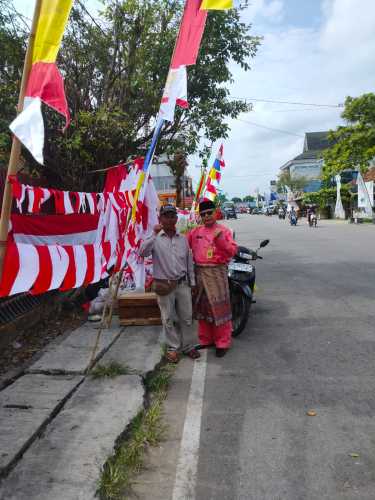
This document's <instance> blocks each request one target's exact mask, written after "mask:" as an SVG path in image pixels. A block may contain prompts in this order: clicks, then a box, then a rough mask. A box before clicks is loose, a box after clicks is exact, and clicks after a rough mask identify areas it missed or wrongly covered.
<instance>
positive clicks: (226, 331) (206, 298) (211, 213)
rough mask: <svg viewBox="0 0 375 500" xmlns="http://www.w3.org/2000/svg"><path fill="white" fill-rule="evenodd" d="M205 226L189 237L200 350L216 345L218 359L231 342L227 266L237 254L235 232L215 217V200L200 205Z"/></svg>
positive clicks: (196, 229) (198, 228) (195, 230)
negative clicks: (194, 273)
mask: <svg viewBox="0 0 375 500" xmlns="http://www.w3.org/2000/svg"><path fill="white" fill-rule="evenodd" d="M199 214H200V216H201V218H202V221H203V226H199V227H197V228H195V229H193V230H192V231H191V232H190V233H189V234H188V240H189V244H190V247H191V249H192V251H193V256H194V262H195V265H196V277H197V291H196V296H195V307H194V310H195V317H196V319H198V336H199V343H200V347H201V348H205V347H210V346H216V356H218V357H222V356H224V355H225V354H226V352H227V350H228V349H229V347H230V345H231V340H232V311H231V305H230V296H229V285H228V269H227V264H228V262H229V261H230V259H231V258H232V257H233V255H234V254H235V253H236V250H237V245H236V243H235V242H234V240H233V237H232V232H231V230H230V229H229V228H227V227H226V226H224V225H222V224H218V223H217V222H216V218H215V205H214V203H213V202H212V201H202V202H201V203H200V204H199Z"/></svg>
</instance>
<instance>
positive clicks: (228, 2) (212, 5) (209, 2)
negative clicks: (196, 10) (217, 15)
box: [201, 0, 233, 10]
mask: <svg viewBox="0 0 375 500" xmlns="http://www.w3.org/2000/svg"><path fill="white" fill-rule="evenodd" d="M201 9H202V10H228V9H233V0H203V1H202V3H201Z"/></svg>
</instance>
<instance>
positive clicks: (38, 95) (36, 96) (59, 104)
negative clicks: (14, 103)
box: [10, 0, 73, 164]
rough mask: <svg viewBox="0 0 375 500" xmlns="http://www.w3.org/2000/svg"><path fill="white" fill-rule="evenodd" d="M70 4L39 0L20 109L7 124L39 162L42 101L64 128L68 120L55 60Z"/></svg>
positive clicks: (60, 0) (42, 144)
mask: <svg viewBox="0 0 375 500" xmlns="http://www.w3.org/2000/svg"><path fill="white" fill-rule="evenodd" d="M72 4H73V0H42V3H41V8H40V14H39V18H38V23H37V28H36V34H35V39H34V44H33V50H32V66H31V70H30V75H29V78H28V82H27V86H26V92H25V99H24V106H23V111H22V112H21V113H20V114H19V115H18V116H17V118H16V119H15V120H14V121H13V122H12V123H11V124H10V129H11V131H12V132H13V133H14V134H15V135H16V136H17V137H18V139H19V140H20V141H21V142H22V143H23V144H24V146H25V147H26V148H27V149H28V150H29V151H30V153H31V154H32V155H33V157H34V158H35V160H36V161H37V162H38V163H41V164H43V147H44V122H43V115H42V102H44V103H45V104H47V106H49V107H51V108H53V109H54V110H55V111H57V112H58V113H60V114H61V115H63V116H64V117H65V127H67V126H68V125H69V121H70V116H69V109H68V103H67V100H66V97H65V91H64V82H63V78H62V76H61V73H60V72H59V70H58V69H57V66H56V63H55V61H56V57H57V53H58V51H59V48H60V44H61V40H62V37H63V33H64V30H65V26H66V23H67V21H68V17H69V13H70V10H71V8H72Z"/></svg>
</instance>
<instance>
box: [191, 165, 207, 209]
mask: <svg viewBox="0 0 375 500" xmlns="http://www.w3.org/2000/svg"><path fill="white" fill-rule="evenodd" d="M205 182H206V172H204V171H203V172H202V174H201V178H200V179H199V184H198V187H197V192H196V193H195V200H194V201H196V202H198V203H199V200H200V198H201V196H202V192H203V188H204V186H205Z"/></svg>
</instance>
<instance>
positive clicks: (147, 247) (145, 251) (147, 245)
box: [139, 233, 156, 257]
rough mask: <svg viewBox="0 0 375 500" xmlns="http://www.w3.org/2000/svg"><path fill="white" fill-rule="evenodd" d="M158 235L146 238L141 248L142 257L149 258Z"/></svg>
mask: <svg viewBox="0 0 375 500" xmlns="http://www.w3.org/2000/svg"><path fill="white" fill-rule="evenodd" d="M155 239H156V234H155V233H153V234H152V235H151V236H150V237H149V238H146V239H145V240H144V242H143V243H142V244H141V246H140V248H139V255H140V256H141V257H149V256H150V255H151V254H152V251H153V249H154V244H155Z"/></svg>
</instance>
